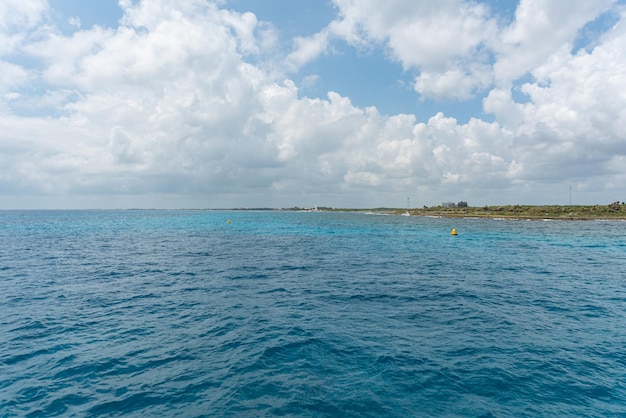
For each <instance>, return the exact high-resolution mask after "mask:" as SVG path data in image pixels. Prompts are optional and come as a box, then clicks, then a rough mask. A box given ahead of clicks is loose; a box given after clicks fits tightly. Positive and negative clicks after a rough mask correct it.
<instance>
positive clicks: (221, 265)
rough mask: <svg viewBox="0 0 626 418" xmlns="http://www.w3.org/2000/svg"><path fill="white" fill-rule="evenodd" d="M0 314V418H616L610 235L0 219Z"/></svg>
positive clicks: (240, 220)
mask: <svg viewBox="0 0 626 418" xmlns="http://www.w3.org/2000/svg"><path fill="white" fill-rule="evenodd" d="M228 219H230V220H231V223H230V224H228V223H227V220H228ZM452 228H456V229H457V230H458V231H459V235H458V236H456V237H453V236H451V235H450V231H451V229H452ZM0 312H1V316H0V416H1V417H9V416H55V415H61V416H72V415H74V416H103V415H105V416H155V417H156V416H159V417H161V416H184V417H194V416H236V417H241V416H243V417H246V416H250V417H256V416H320V417H321V416H337V417H349V416H376V417H378V416H394V417H408V416H428V417H430V416H452V417H454V416H459V417H461V416H463V417H464V416H476V417H478V416H482V417H490V416H494V417H504V416H515V417H521V416H550V417H552V416H591V417H593V416H597V417H610V416H626V222H619V221H612V222H608V221H607V222H598V221H589V222H575V221H553V222H541V221H532V222H530V221H498V220H479V219H434V218H420V217H402V216H381V215H367V214H358V213H324V212H309V213H295V212H243V211H242V212H226V211H24V212H21V211H6V212H0Z"/></svg>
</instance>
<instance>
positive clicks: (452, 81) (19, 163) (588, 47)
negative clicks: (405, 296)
mask: <svg viewBox="0 0 626 418" xmlns="http://www.w3.org/2000/svg"><path fill="white" fill-rule="evenodd" d="M624 200H626V0H594V1H575V2H572V1H569V0H520V1H513V0H483V1H480V0H476V1H466V0H439V1H437V2H433V1H427V0H423V1H422V0H386V1H385V2H380V1H375V0H298V1H293V0H263V1H261V0H185V1H179V0H119V1H116V0H90V1H84V0H48V1H46V0H2V1H1V2H0V209H83V208H102V209H109V208H240V207H241V208H250V207H276V208H278V207H293V206H298V207H312V206H315V205H317V206H329V207H342V208H375V207H398V208H404V207H406V206H407V205H409V206H411V207H422V206H435V205H439V204H441V203H442V202H448V201H452V202H458V201H467V202H468V203H469V205H470V206H484V205H505V204H529V205H544V204H547V205H567V204H570V203H571V204H585V205H590V204H601V205H606V204H609V203H611V202H614V201H624Z"/></svg>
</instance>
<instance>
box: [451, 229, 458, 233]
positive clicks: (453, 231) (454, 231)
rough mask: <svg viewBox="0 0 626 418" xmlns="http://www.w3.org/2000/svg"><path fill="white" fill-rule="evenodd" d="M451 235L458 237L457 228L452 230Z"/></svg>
mask: <svg viewBox="0 0 626 418" xmlns="http://www.w3.org/2000/svg"><path fill="white" fill-rule="evenodd" d="M450 235H458V234H457V233H456V228H452V232H450Z"/></svg>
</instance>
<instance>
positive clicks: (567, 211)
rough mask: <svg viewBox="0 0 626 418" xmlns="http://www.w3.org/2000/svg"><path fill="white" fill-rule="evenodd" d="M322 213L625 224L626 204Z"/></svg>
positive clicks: (389, 209) (349, 210) (388, 209)
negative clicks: (616, 222)
mask: <svg viewBox="0 0 626 418" xmlns="http://www.w3.org/2000/svg"><path fill="white" fill-rule="evenodd" d="M320 211H333V212H370V213H379V214H386V215H398V216H401V215H404V216H406V215H407V213H408V214H409V215H410V216H423V217H437V218H478V219H479V218H485V219H502V220H520V221H542V220H563V221H626V204H625V203H619V202H615V203H612V204H610V205H590V206H581V205H578V206H558V205H550V206H545V205H544V206H531V205H524V206H522V205H506V206H484V207H471V206H468V207H461V208H459V207H454V208H444V207H442V206H433V207H424V208H412V209H408V210H407V209H399V208H369V209H348V208H343V209H342V208H321V209H320Z"/></svg>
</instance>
